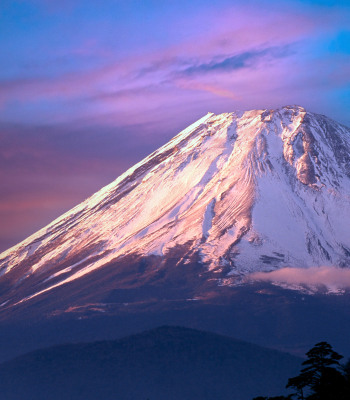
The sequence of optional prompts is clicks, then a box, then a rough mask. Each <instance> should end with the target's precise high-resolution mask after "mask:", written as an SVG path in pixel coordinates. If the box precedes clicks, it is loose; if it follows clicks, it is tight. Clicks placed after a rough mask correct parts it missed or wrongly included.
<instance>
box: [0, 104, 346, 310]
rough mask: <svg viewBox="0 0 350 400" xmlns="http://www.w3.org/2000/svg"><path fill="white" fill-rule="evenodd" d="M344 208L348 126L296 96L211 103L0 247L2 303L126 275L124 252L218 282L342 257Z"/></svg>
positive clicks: (341, 261) (322, 263) (129, 260)
mask: <svg viewBox="0 0 350 400" xmlns="http://www.w3.org/2000/svg"><path fill="white" fill-rule="evenodd" d="M349 210H350V130H349V129H348V128H346V127H344V126H342V125H340V124H337V123H336V122H334V121H332V120H330V119H328V118H326V117H324V116H322V115H318V114H314V113H310V112H307V111H306V110H305V109H304V108H302V107H299V106H287V107H284V108H281V109H276V110H253V111H246V112H231V113H224V114H220V115H215V114H212V113H208V114H207V115H206V116H204V117H203V118H201V119H200V120H198V121H197V122H195V123H194V124H192V125H191V126H189V127H188V128H187V129H185V130H184V131H182V132H180V133H179V134H178V135H177V136H176V137H175V138H173V139H172V140H171V141H170V142H169V143H167V144H166V145H164V146H163V147H161V148H160V149H159V150H157V151H155V152H154V153H152V154H151V155H150V156H148V157H147V158H146V159H144V160H142V161H141V162H140V163H138V164H136V165H135V166H134V167H132V168H130V169H129V170H128V171H127V172H125V173H124V174H123V175H121V176H120V177H119V178H117V179H116V180H115V181H114V182H112V183H111V184H110V185H108V186H106V187H104V188H103V189H101V190H100V191H99V192H97V193H96V194H94V195H93V196H92V197H90V198H89V199H87V200H86V201H84V202H83V203H81V204H80V205H78V206H77V207H75V208H73V209H72V210H70V211H68V212H67V213H66V214H64V215H62V216H61V217H60V218H58V219H56V220H55V221H53V222H52V223H51V224H49V225H48V226H46V227H45V228H43V229H41V230H40V231H39V232H37V233H35V234H34V235H32V236H30V237H29V238H28V239H26V240H25V241H23V242H21V243H19V244H18V245H17V246H15V247H12V248H11V249H9V250H8V251H6V252H4V253H2V254H1V255H0V271H1V272H0V273H1V277H0V285H1V287H2V288H3V290H2V293H3V296H2V297H1V299H2V300H1V301H2V304H1V306H2V308H3V309H4V308H8V307H9V306H11V305H14V304H17V305H20V304H22V305H23V304H24V303H26V302H28V301H30V300H31V299H34V298H35V299H40V297H41V296H42V295H43V294H46V295H47V294H49V293H55V291H57V289H58V288H60V287H63V286H64V287H67V285H69V284H72V283H73V282H75V283H77V282H81V279H82V278H84V279H85V278H88V277H92V276H97V275H94V274H96V273H97V272H98V276H101V274H102V275H103V274H104V272H103V271H106V274H107V270H108V276H109V277H110V279H109V282H111V279H112V278H111V277H112V276H113V277H116V276H117V277H118V276H120V277H121V278H120V281H123V282H125V276H126V274H133V273H134V272H133V271H134V270H133V269H132V268H131V267H130V271H129V272H128V269H127V268H126V267H125V263H126V260H127V264H128V265H131V264H132V263H133V262H136V261H135V260H137V262H138V263H140V260H142V259H146V258H150V259H152V260H157V261H156V262H153V264H152V268H153V269H154V271H157V270H159V268H160V267H161V266H162V265H164V263H165V262H166V260H169V259H171V260H172V262H173V263H172V268H174V269H176V268H181V271H186V268H187V266H188V268H190V265H192V264H193V263H194V262H195V263H196V265H197V266H198V265H200V268H199V272H198V274H199V275H200V274H201V270H200V269H202V271H203V273H204V272H207V271H209V272H210V274H209V275H208V277H209V276H210V277H211V278H210V279H212V280H213V279H214V278H213V276H216V277H217V279H216V278H215V279H216V280H217V282H216V284H218V283H219V284H220V285H232V284H234V283H235V281H236V280H238V279H239V278H240V277H242V276H244V275H246V274H248V273H250V272H254V271H270V270H274V269H277V268H282V267H285V266H292V267H305V268H306V267H311V266H325V265H326V266H327V265H332V266H339V267H347V266H350V218H349V216H350V215H349ZM132 260H133V261H132ZM121 265H122V266H123V267H119V266H121ZM138 265H140V264H138ZM107 267H108V268H107ZM152 268H151V269H152ZM151 273H152V271H150V268H148V267H147V268H146V267H145V268H144V270H142V268H141V267H139V269H138V270H137V277H138V279H139V278H140V277H141V276H142V277H143V278H142V279H146V278H145V276H146V275H147V277H149V276H150V274H151ZM118 274H119V275H118ZM135 276H136V275H135ZM93 279H94V278H93ZM118 279H119V278H118ZM118 279H117V280H118ZM135 279H136V278H134V280H135ZM147 279H148V278H147ZM208 279H209V278H208ZM112 280H113V279H112ZM114 281H115V280H114ZM130 282H131V279H129V281H128V285H129V286H130V285H132V284H131V283H130ZM88 297H89V296H88Z"/></svg>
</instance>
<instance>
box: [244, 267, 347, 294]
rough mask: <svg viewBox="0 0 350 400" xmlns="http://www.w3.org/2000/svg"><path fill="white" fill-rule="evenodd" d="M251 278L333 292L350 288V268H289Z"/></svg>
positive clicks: (253, 274) (256, 274) (261, 273)
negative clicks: (319, 287)
mask: <svg viewBox="0 0 350 400" xmlns="http://www.w3.org/2000/svg"><path fill="white" fill-rule="evenodd" d="M249 278H250V279H251V280H256V281H265V282H275V283H278V284H281V283H282V284H288V285H306V286H325V287H326V288H328V289H331V290H337V289H345V288H349V287H350V268H337V267H329V266H323V267H312V268H293V267H287V268H282V269H279V270H276V271H271V272H255V273H252V274H251V275H250V276H249Z"/></svg>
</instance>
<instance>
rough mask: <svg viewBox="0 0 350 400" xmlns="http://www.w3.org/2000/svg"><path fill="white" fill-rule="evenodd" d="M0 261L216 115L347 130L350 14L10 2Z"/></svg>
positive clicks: (348, 5) (119, 2)
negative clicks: (290, 111) (305, 113)
mask: <svg viewBox="0 0 350 400" xmlns="http://www.w3.org/2000/svg"><path fill="white" fill-rule="evenodd" d="M0 48H1V52H0V251H2V250H6V249H7V248H9V247H10V246H12V245H15V244H16V243H18V242H19V241H21V240H23V239H25V238H26V237H27V236H29V235H30V234H32V233H34V232H35V231H36V230H38V229H40V228H42V227H43V226H44V225H46V224H48V223H49V222H51V221H52V220H53V219H54V218H56V217H58V216H59V215H60V214H62V213H63V212H65V211H67V210H68V209H70V208H71V207H73V206H75V205H77V204H78V203H80V202H81V201H83V200H84V199H85V198H87V197H89V196H90V195H91V194H93V193H94V192H95V191H97V190H98V189H100V188H101V187H102V186H104V185H106V184H108V183H110V182H111V181H113V180H114V179H115V178H116V177H117V176H119V175H120V174H121V173H122V172H124V171H125V170H126V169H127V168H129V167H131V166H132V165H133V164H135V163H136V162H138V161H140V160H141V159H142V158H144V157H145V156H147V155H148V154H149V153H151V152H152V151H154V150H155V149H156V148H158V147H159V146H161V145H163V144H164V143H166V142H167V141H168V140H170V139H171V138H172V137H173V136H174V135H175V134H177V133H178V132H179V131H181V130H182V129H184V128H186V127H187V126H188V125H189V124H191V123H192V122H194V121H195V120H197V119H199V118H200V117H202V116H203V115H205V114H206V113H207V112H209V111H210V112H214V113H221V112H229V111H233V110H246V109H265V108H277V107H281V106H284V105H289V104H298V105H302V106H303V107H305V108H306V109H308V110H310V111H313V112H317V113H321V114H325V115H327V116H329V117H331V118H333V119H335V120H337V121H338V122H341V123H343V124H345V125H347V126H350V112H349V109H350V1H349V0H345V1H341V0H339V1H336V0H333V1H332V0H329V1H327V0H323V1H322V0H320V1H316V0H314V1H312V0H309V1H307V0H305V1H302V0H286V1H283V0H279V1H275V0H269V1H265V0H258V1H249V0H245V1H241V0H237V1H233V0H231V1H228V0H216V1H215V2H213V1H212V0H210V1H209V0H200V1H199V0H191V1H189V0H186V1H185V0H177V1H172V0H169V1H167V0H143V1H136V0H104V1H102V2H101V1H97V0H60V1H54V0H18V1H9V0H1V2H0Z"/></svg>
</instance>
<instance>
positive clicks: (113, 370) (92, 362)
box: [0, 326, 301, 400]
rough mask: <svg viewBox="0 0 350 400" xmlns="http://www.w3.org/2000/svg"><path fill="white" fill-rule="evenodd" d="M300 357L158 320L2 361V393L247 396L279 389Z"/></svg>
mask: <svg viewBox="0 0 350 400" xmlns="http://www.w3.org/2000/svg"><path fill="white" fill-rule="evenodd" d="M300 363H301V359H299V358H297V357H294V356H291V355H289V354H287V353H281V352H278V351H275V350H269V349H266V348H262V347H259V346H256V345H252V344H249V343H246V342H242V341H238V340H235V339H232V338H228V337H225V336H220V335H216V334H212V333H207V332H202V331H198V330H192V329H186V328H179V327H167V326H164V327H161V328H157V329H154V330H151V331H147V332H144V333H141V334H138V335H134V336H129V337H126V338H124V339H120V340H117V341H104V342H95V343H88V344H75V345H64V346H59V347H53V348H49V349H44V350H39V351H36V352H33V353H30V354H27V355H25V356H22V357H19V358H17V359H15V360H12V361H10V362H7V363H4V364H2V365H1V366H0V393H1V397H2V398H4V399H6V400H41V399H42V400H44V399H45V400H46V399H48V398H50V400H59V399H60V400H62V399H71V400H78V399H79V400H95V399H98V398H101V399H104V400H112V399H113V400H114V399H118V400H137V399H150V400H163V399H168V400H193V399H201V400H212V399H216V400H232V399H235V400H250V399H251V398H252V396H255V395H259V394H262V393H263V394H266V393H267V394H271V395H272V394H278V393H280V392H281V391H282V392H283V390H284V386H285V384H286V381H287V379H288V377H290V376H293V375H294V374H296V373H297V372H298V370H299V367H300Z"/></svg>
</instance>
